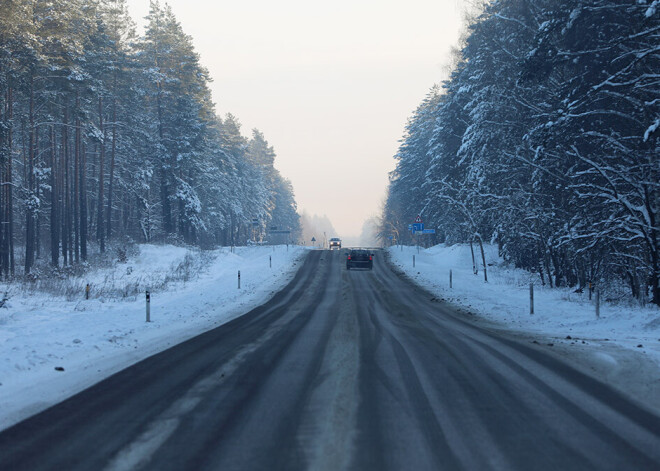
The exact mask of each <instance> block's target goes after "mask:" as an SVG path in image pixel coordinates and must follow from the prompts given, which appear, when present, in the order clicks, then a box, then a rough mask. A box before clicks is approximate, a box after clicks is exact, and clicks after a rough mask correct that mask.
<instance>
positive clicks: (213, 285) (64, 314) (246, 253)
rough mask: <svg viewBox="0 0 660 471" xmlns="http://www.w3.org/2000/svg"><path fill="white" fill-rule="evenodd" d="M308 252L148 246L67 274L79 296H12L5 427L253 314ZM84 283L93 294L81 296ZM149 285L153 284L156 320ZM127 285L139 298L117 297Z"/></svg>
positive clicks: (1, 357) (3, 339)
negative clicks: (76, 275) (77, 274)
mask: <svg viewBox="0 0 660 471" xmlns="http://www.w3.org/2000/svg"><path fill="white" fill-rule="evenodd" d="M305 251H306V249H305V248H302V247H294V246H290V247H288V248H287V247H286V246H275V247H238V248H235V249H234V252H233V253H232V252H231V251H230V250H229V249H226V248H225V249H219V250H215V251H211V252H199V251H190V250H188V249H185V248H181V247H174V246H156V245H142V246H140V251H139V254H138V255H136V256H134V257H129V259H128V261H127V262H126V263H118V264H116V265H115V266H113V267H111V268H108V269H105V270H95V271H92V272H90V273H88V274H87V275H86V276H85V278H84V279H82V278H81V279H74V280H67V283H68V286H73V287H74V288H76V287H79V289H78V288H76V289H77V291H78V292H79V293H80V295H79V297H78V299H76V300H75V301H71V300H67V299H66V297H65V296H62V297H57V296H52V295H45V294H43V293H38V292H36V293H30V294H25V295H20V294H14V295H12V296H10V299H9V301H8V302H7V303H6V304H5V306H4V307H5V308H3V309H0V346H1V349H0V351H1V352H2V353H1V354H0V429H4V428H6V427H8V426H9V425H11V424H13V423H15V422H17V421H19V420H21V419H24V418H26V417H28V416H29V415H32V414H33V413H36V412H38V411H40V410H43V409H45V408H46V407H48V406H50V405H52V404H55V403H57V402H59V401H61V400H63V399H64V398H66V397H68V396H70V395H72V394H74V393H75V392H77V391H80V390H82V389H84V388H86V387H88V386H90V385H92V384H94V383H96V382H98V381H99V380H101V379H103V378H104V377H107V376H109V375H111V374H113V373H115V372H117V371H119V370H121V369H123V368H125V367H127V366H129V365H131V364H133V363H135V362H137V361H139V360H142V359H144V358H146V357H148V356H150V355H153V354H155V353H157V352H158V351H161V350H163V349H165V348H167V347H169V346H172V345H175V344H177V343H180V342H182V341H183V340H185V339H187V338H190V337H192V336H194V335H196V334H199V333H201V332H204V331H206V330H209V329H211V328H213V327H216V326H218V325H221V324H223V323H225V322H228V321H229V320H231V319H233V318H235V317H237V316H239V315H241V314H244V313H246V312H248V311H249V310H251V309H252V308H254V307H256V306H258V305H259V304H261V303H263V302H265V301H266V300H267V299H268V298H269V297H270V296H271V295H272V294H273V293H274V292H276V291H277V290H279V289H280V288H282V287H283V286H284V285H285V284H286V283H287V282H288V281H290V280H291V278H292V277H293V275H294V274H295V271H296V270H297V266H298V264H299V261H300V259H301V257H302V256H303V255H304V253H305ZM271 263H272V268H271V267H270V265H271ZM181 270H184V271H185V270H189V271H190V270H196V272H195V273H188V274H183V275H182V274H181V273H179V276H178V278H177V279H179V280H186V279H188V280H189V281H188V282H185V281H171V280H172V274H173V272H177V271H181ZM239 270H240V272H241V289H240V290H239V289H238V280H237V275H238V271H239ZM87 283H89V284H90V286H91V293H92V295H91V296H90V299H89V300H84V299H83V298H84V294H83V293H84V286H85V285H86V284H87ZM145 288H150V289H151V290H152V293H151V321H152V322H150V323H147V322H145V318H146V305H145V294H144V289H145ZM122 289H124V290H125V291H126V292H127V293H133V294H134V295H132V296H131V295H129V296H128V297H126V298H121V297H120V296H117V295H116V293H117V292H120V291H121V290H122ZM106 293H114V294H106ZM56 368H58V370H56ZM61 369H63V371H62V370H61Z"/></svg>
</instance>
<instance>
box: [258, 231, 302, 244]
mask: <svg viewBox="0 0 660 471" xmlns="http://www.w3.org/2000/svg"><path fill="white" fill-rule="evenodd" d="M268 233H269V234H291V231H285V230H275V231H268ZM312 242H313V241H312Z"/></svg>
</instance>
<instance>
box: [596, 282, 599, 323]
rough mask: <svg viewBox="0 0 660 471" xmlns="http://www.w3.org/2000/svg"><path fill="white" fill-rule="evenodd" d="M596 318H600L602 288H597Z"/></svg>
mask: <svg viewBox="0 0 660 471" xmlns="http://www.w3.org/2000/svg"><path fill="white" fill-rule="evenodd" d="M596 319H600V288H596Z"/></svg>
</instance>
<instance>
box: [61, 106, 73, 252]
mask: <svg viewBox="0 0 660 471" xmlns="http://www.w3.org/2000/svg"><path fill="white" fill-rule="evenodd" d="M62 152H63V157H64V159H63V166H64V167H63V170H64V171H63V172H62V179H63V180H64V181H63V186H62V190H63V195H62V196H63V205H64V210H63V212H62V215H61V217H62V255H64V261H63V263H64V264H67V263H68V264H69V265H72V264H73V247H72V246H71V245H72V240H71V232H72V231H71V176H70V175H69V167H70V165H71V164H70V162H69V160H70V159H69V103H68V100H67V101H66V103H65V104H64V127H63V129H62ZM65 246H66V250H65ZM67 255H68V258H67Z"/></svg>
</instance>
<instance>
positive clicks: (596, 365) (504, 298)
mask: <svg viewBox="0 0 660 471" xmlns="http://www.w3.org/2000/svg"><path fill="white" fill-rule="evenodd" d="M484 249H485V253H486V264H487V269H488V271H487V273H488V282H487V283H486V282H484V276H483V264H482V262H481V253H480V251H479V247H478V245H475V246H474V250H475V257H476V258H477V266H478V267H479V270H478V275H474V274H473V272H472V255H471V251H470V246H469V245H452V246H446V245H444V244H441V245H437V246H434V247H430V248H428V249H423V248H419V249H418V248H417V247H412V246H403V247H401V246H395V247H390V248H389V249H388V250H389V255H390V260H391V261H392V262H393V264H394V265H395V266H397V267H398V268H399V269H400V270H401V271H403V272H404V273H405V274H406V275H407V276H408V277H409V278H411V279H412V280H413V281H414V282H416V283H417V284H418V285H420V286H422V287H424V288H426V289H427V290H428V291H429V292H431V293H432V294H433V295H435V296H437V297H438V298H441V299H444V300H445V301H448V302H450V303H452V304H453V305H455V306H457V307H458V308H459V309H460V312H461V313H463V314H465V315H466V316H468V317H470V318H471V319H475V320H477V321H478V322H482V323H486V324H487V325H488V327H489V328H493V329H497V330H500V331H509V332H510V331H513V332H515V335H517V336H522V337H523V338H527V339H529V341H530V342H535V343H537V344H538V345H539V346H543V347H547V348H549V349H552V351H554V352H555V353H557V354H559V355H561V356H564V357H565V358H567V359H568V360H569V362H571V363H572V364H574V365H575V366H578V367H580V368H581V369H583V370H584V371H586V372H588V373H592V374H593V375H594V376H596V377H598V378H599V379H601V380H604V381H606V382H608V383H609V384H610V385H612V386H614V387H616V388H618V389H621V390H624V391H625V392H627V393H629V394H630V395H631V396H633V397H634V398H636V399H637V400H639V401H640V402H643V403H645V404H646V405H647V406H648V407H650V408H653V409H655V410H656V411H657V412H659V413H660V309H659V308H658V307H657V306H654V305H648V306H640V305H638V304H635V303H630V304H621V303H618V304H616V303H609V302H601V306H600V317H599V318H597V317H596V309H595V304H594V300H595V296H592V301H589V299H588V292H587V290H585V292H584V293H576V292H575V288H572V289H571V288H549V287H547V286H546V287H542V286H541V283H540V278H539V276H538V275H536V274H532V273H529V272H527V271H524V270H520V269H516V268H512V267H510V266H508V265H507V264H506V263H504V261H503V260H502V259H501V258H500V257H499V256H498V250H497V246H494V245H486V246H484ZM413 256H415V267H414V268H413ZM489 265H490V266H489ZM450 270H451V271H452V288H451V289H450V288H449V271H450ZM530 283H533V284H534V314H533V315H530V288H529V285H530ZM603 298H606V296H603Z"/></svg>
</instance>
